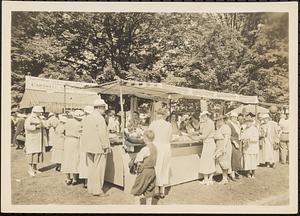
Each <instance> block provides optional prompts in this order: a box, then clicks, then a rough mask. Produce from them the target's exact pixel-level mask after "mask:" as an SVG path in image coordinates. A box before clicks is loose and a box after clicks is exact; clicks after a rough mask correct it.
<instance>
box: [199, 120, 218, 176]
mask: <svg viewBox="0 0 300 216" xmlns="http://www.w3.org/2000/svg"><path fill="white" fill-rule="evenodd" d="M201 132H202V135H201V136H200V137H201V139H203V148H202V153H201V157H200V165H199V172H200V173H202V174H211V173H214V172H215V171H216V164H215V158H214V153H215V150H216V143H215V140H214V134H215V125H214V122H213V121H212V120H211V119H208V120H207V121H206V122H204V123H203V124H202V125H201Z"/></svg>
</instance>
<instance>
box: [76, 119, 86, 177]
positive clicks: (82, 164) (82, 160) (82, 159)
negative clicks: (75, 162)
mask: <svg viewBox="0 0 300 216" xmlns="http://www.w3.org/2000/svg"><path fill="white" fill-rule="evenodd" d="M84 124H85V118H84V119H83V120H82V125H84ZM79 142H80V144H79V150H80V155H79V167H78V171H79V178H81V179H87V178H88V165H87V153H86V152H85V151H84V144H85V143H84V142H82V137H81V138H80V140H79Z"/></svg>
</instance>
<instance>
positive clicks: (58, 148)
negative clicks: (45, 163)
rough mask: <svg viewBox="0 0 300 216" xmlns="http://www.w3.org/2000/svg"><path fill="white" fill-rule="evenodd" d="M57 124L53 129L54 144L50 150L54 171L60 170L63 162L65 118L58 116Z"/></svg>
mask: <svg viewBox="0 0 300 216" xmlns="http://www.w3.org/2000/svg"><path fill="white" fill-rule="evenodd" d="M58 118H59V123H58V125H57V126H56V127H55V131H54V142H53V150H52V158H51V162H52V163H56V168H55V170H56V171H60V170H61V164H62V162H63V156H64V142H65V124H66V122H67V117H66V116H64V115H59V116H58Z"/></svg>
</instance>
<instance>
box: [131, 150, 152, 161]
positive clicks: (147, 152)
mask: <svg viewBox="0 0 300 216" xmlns="http://www.w3.org/2000/svg"><path fill="white" fill-rule="evenodd" d="M149 155H150V150H149V148H148V147H147V146H146V147H144V148H142V149H141V151H140V152H139V153H138V154H137V155H136V158H135V160H134V163H138V162H142V161H143V160H144V158H146V157H148V156H149Z"/></svg>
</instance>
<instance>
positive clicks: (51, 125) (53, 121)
mask: <svg viewBox="0 0 300 216" xmlns="http://www.w3.org/2000/svg"><path fill="white" fill-rule="evenodd" d="M58 123H59V120H58V118H57V117H56V115H55V114H54V113H49V115H48V120H47V126H48V130H49V141H48V144H49V146H50V147H53V145H54V142H55V128H56V126H57V125H58Z"/></svg>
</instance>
